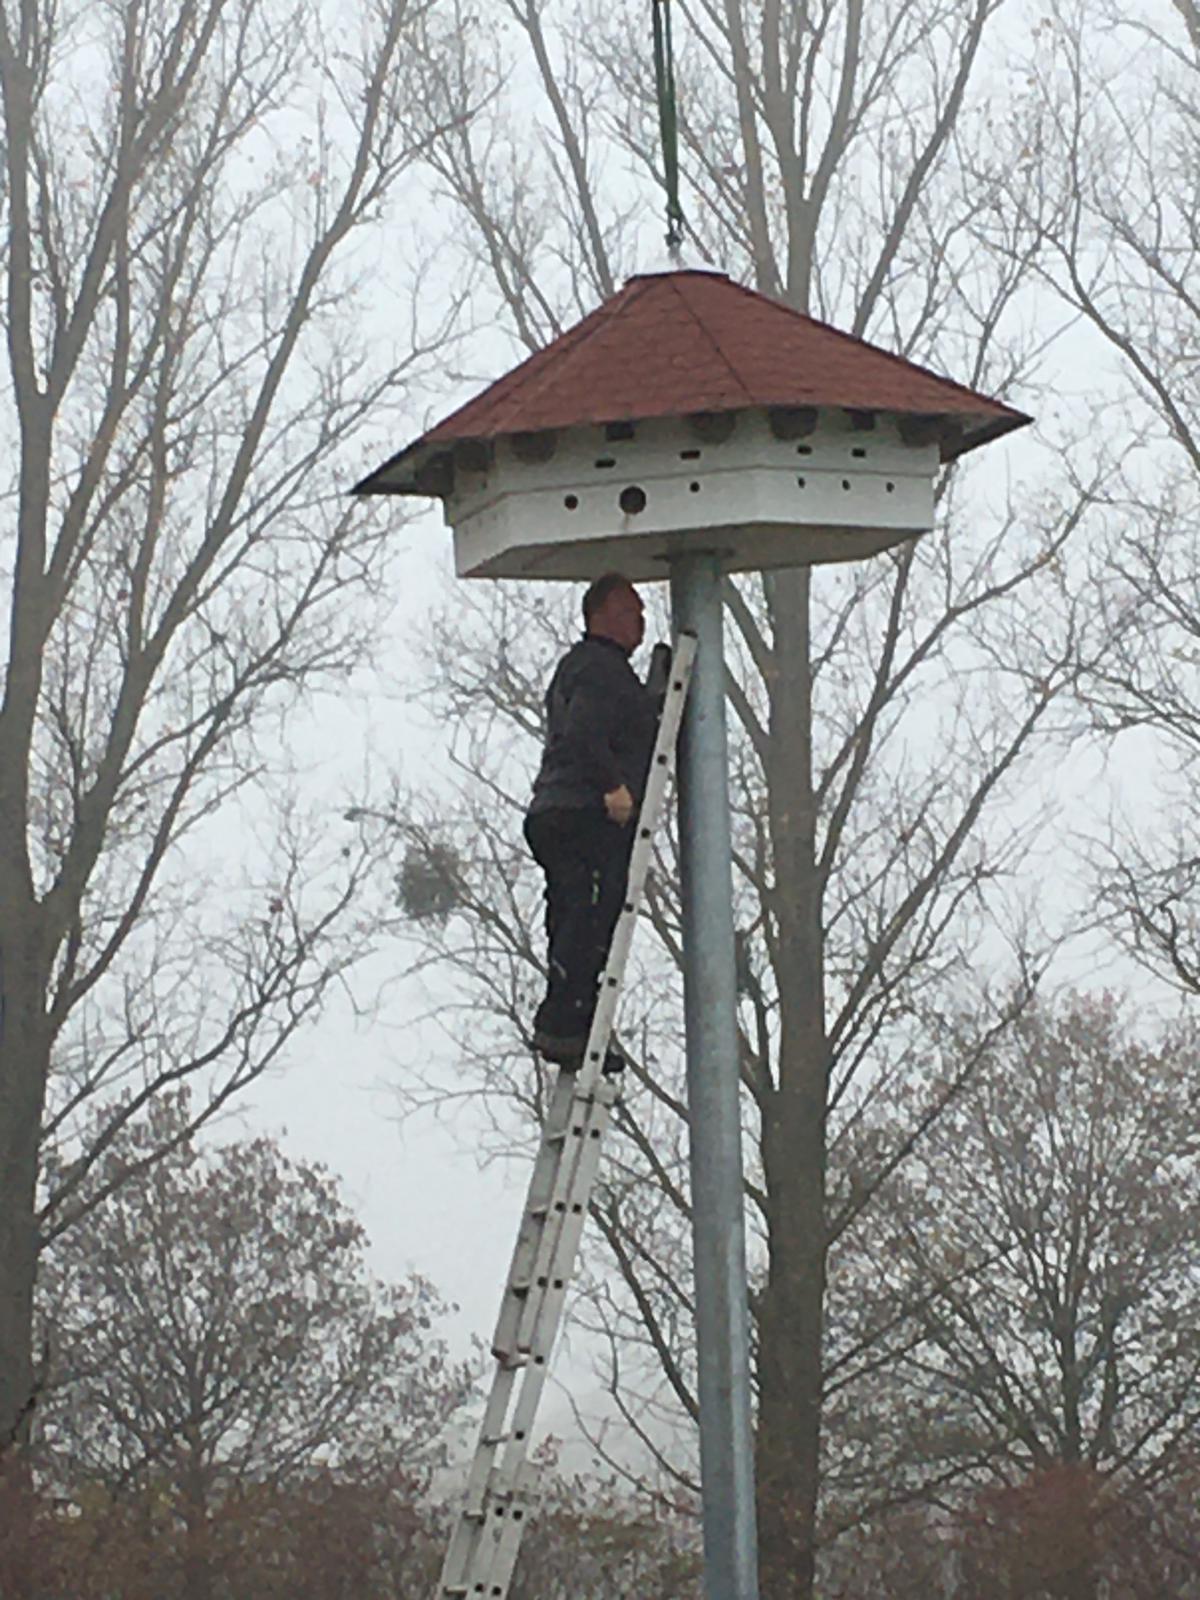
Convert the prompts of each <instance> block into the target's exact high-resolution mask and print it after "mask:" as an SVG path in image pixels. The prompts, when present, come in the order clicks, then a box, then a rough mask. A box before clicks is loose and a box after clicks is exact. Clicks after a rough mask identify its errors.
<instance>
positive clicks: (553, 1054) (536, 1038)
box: [533, 1027, 587, 1072]
mask: <svg viewBox="0 0 1200 1600" xmlns="http://www.w3.org/2000/svg"><path fill="white" fill-rule="evenodd" d="M533 1048H534V1049H535V1050H536V1051H537V1053H538V1055H540V1056H541V1057H542V1058H543V1059H544V1060H546V1061H552V1062H553V1063H554V1065H555V1066H556V1067H567V1068H569V1069H570V1070H571V1071H572V1072H573V1071H575V1070H576V1069H577V1068H578V1066H579V1064H580V1062H581V1061H582V1060H583V1052H584V1051H585V1050H586V1049H587V1034H586V1033H551V1032H550V1030H549V1029H548V1028H539V1027H535V1028H534V1030H533Z"/></svg>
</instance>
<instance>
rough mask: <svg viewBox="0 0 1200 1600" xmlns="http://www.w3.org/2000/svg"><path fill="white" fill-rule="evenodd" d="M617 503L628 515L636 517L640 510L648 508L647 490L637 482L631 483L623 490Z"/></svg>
mask: <svg viewBox="0 0 1200 1600" xmlns="http://www.w3.org/2000/svg"><path fill="white" fill-rule="evenodd" d="M617 504H618V505H619V506H620V508H621V510H622V511H623V512H624V513H625V515H626V516H627V517H636V516H637V514H638V512H639V511H645V509H646V491H645V489H641V488H639V487H638V485H637V484H636V483H631V484H630V485H629V487H628V488H627V489H622V490H621V493H620V495H619V496H618V498H617Z"/></svg>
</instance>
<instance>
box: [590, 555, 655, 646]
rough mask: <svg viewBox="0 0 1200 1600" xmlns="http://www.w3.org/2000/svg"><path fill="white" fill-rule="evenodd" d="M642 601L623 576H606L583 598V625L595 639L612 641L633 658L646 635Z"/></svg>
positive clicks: (617, 573)
mask: <svg viewBox="0 0 1200 1600" xmlns="http://www.w3.org/2000/svg"><path fill="white" fill-rule="evenodd" d="M645 610H646V608H645V606H644V605H643V604H642V597H641V595H640V594H639V593H638V592H637V590H636V589H635V588H634V587H633V585H632V583H630V581H629V579H628V578H626V577H625V576H624V575H623V574H622V573H620V572H606V573H605V574H604V576H603V577H602V578H597V579H596V581H595V582H594V583H592V584H589V585H588V588H587V590H586V592H585V593H584V596H583V625H584V628H585V629H586V631H587V632H588V633H590V634H591V635H592V637H593V638H594V639H611V640H612V641H613V643H614V644H619V645H620V646H621V649H622V650H624V651H625V653H626V654H627V655H632V654H633V652H634V651H635V650H636V649H637V647H638V645H640V644H641V642H642V639H643V637H644V636H645V632H646V621H645Z"/></svg>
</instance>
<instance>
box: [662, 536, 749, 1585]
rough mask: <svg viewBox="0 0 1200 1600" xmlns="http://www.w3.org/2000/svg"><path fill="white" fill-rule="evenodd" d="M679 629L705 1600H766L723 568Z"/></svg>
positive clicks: (709, 574)
mask: <svg viewBox="0 0 1200 1600" xmlns="http://www.w3.org/2000/svg"><path fill="white" fill-rule="evenodd" d="M671 608H672V613H673V619H674V625H675V628H676V630H681V629H686V630H688V631H689V632H691V633H694V634H695V635H696V639H697V651H696V666H695V671H694V674H693V677H692V684H691V689H690V691H689V693H688V704H687V712H686V716H685V720H684V727H683V739H682V742H681V747H680V752H679V839H680V856H681V868H682V877H683V969H684V970H683V985H684V1009H685V1020H686V1027H687V1082H688V1110H689V1127H690V1139H689V1145H690V1153H691V1174H692V1236H693V1251H694V1255H695V1278H696V1337H697V1344H698V1350H699V1384H700V1474H701V1488H702V1496H703V1507H704V1571H705V1593H706V1595H707V1600H758V1542H757V1535H756V1529H755V1514H754V1450H753V1435H752V1429H751V1420H750V1330H749V1308H748V1297H747V1280H746V1239H745V1214H744V1203H745V1199H744V1190H743V1186H742V1136H741V1116H740V1104H739V1102H740V1092H739V1085H740V1074H739V1070H738V1038H737V977H736V969H735V961H734V935H733V851H732V845H731V841H730V823H729V759H728V746H727V740H726V733H725V656H724V644H723V615H722V607H721V562H720V558H719V556H717V555H716V554H714V553H709V552H701V553H698V554H693V555H687V556H682V557H679V558H678V559H677V560H675V561H674V562H673V563H672V566H671Z"/></svg>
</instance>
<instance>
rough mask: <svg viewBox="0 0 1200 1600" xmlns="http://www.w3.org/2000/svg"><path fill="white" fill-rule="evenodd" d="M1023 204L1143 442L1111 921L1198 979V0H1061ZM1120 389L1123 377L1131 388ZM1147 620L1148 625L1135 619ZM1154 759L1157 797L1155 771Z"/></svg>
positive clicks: (1158, 966) (1106, 886)
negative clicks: (1034, 184) (1082, 2)
mask: <svg viewBox="0 0 1200 1600" xmlns="http://www.w3.org/2000/svg"><path fill="white" fill-rule="evenodd" d="M1030 71H1031V73H1032V74H1033V75H1034V76H1033V79H1032V81H1035V82H1036V84H1037V105H1036V116H1035V117H1034V118H1032V119H1031V122H1030V126H1029V129H1028V130H1027V136H1026V151H1025V154H1026V156H1027V158H1028V159H1029V160H1030V161H1032V162H1035V163H1037V164H1038V165H1040V166H1041V167H1042V168H1043V169H1044V170H1045V172H1046V182H1045V183H1044V185H1043V187H1042V206H1041V209H1040V210H1039V211H1038V212H1036V213H1030V212H1028V211H1024V212H1023V211H1022V208H1021V207H1020V206H1017V207H1015V208H1014V210H1015V214H1016V215H1019V216H1021V217H1022V222H1023V225H1024V227H1025V230H1026V232H1027V236H1028V238H1029V241H1030V244H1031V246H1036V248H1037V249H1038V252H1039V265H1040V270H1041V271H1042V272H1043V273H1044V275H1045V277H1046V279H1047V281H1048V282H1049V283H1050V284H1051V285H1052V287H1053V288H1054V290H1055V291H1056V293H1057V294H1058V295H1059V296H1061V298H1062V300H1063V301H1064V302H1065V303H1066V305H1067V306H1069V307H1070V308H1071V310H1072V311H1073V312H1074V313H1075V314H1076V315H1078V316H1079V317H1080V318H1081V319H1082V322H1083V323H1084V325H1085V326H1086V327H1087V328H1089V329H1090V330H1091V331H1092V332H1093V333H1094V334H1095V335H1097V336H1098V340H1099V349H1100V350H1101V351H1102V352H1105V353H1107V357H1108V362H1107V372H1105V370H1104V368H1103V367H1101V368H1100V369H1099V378H1098V387H1101V388H1102V389H1103V390H1105V391H1107V394H1108V397H1109V404H1108V406H1107V407H1106V409H1105V412H1104V414H1103V415H1102V417H1101V422H1102V425H1103V426H1104V427H1105V428H1106V429H1108V430H1111V431H1112V432H1113V433H1114V434H1120V435H1122V436H1124V437H1126V438H1127V439H1129V440H1130V441H1131V442H1132V443H1133V444H1134V445H1135V446H1136V448H1135V449H1133V450H1132V451H1130V452H1129V453H1128V455H1127V456H1126V459H1125V461H1124V464H1123V468H1122V470H1120V471H1115V472H1113V473H1112V474H1111V476H1110V477H1109V479H1108V482H1107V483H1106V487H1105V496H1104V498H1105V504H1106V511H1107V515H1106V519H1105V521H1106V523H1107V528H1106V536H1105V538H1104V539H1103V540H1102V541H1098V548H1097V558H1096V562H1095V572H1094V582H1095V587H1096V592H1097V595H1098V597H1099V598H1100V600H1101V602H1102V603H1103V605H1104V607H1105V611H1106V624H1107V625H1108V626H1109V627H1110V629H1111V631H1112V634H1113V637H1114V648H1113V650H1112V651H1111V652H1110V653H1109V654H1108V655H1107V657H1106V659H1105V661H1104V663H1103V667H1102V670H1093V671H1092V672H1090V673H1089V675H1088V678H1087V680H1086V681H1087V688H1088V692H1089V697H1090V699H1091V702H1092V705H1093V708H1094V711H1095V714H1096V716H1097V719H1098V720H1099V721H1100V722H1101V723H1102V724H1103V725H1104V726H1105V727H1106V728H1108V729H1110V730H1112V731H1113V732H1114V733H1115V734H1116V735H1117V739H1116V742H1115V753H1116V757H1117V760H1118V762H1121V763H1122V764H1123V765H1125V766H1126V768H1127V769H1128V770H1129V771H1130V772H1133V773H1136V774H1137V775H1138V776H1139V778H1140V779H1141V781H1140V782H1139V783H1138V784H1137V785H1136V787H1134V788H1133V789H1132V792H1131V793H1130V795H1129V804H1128V811H1129V814H1130V816H1131V817H1132V818H1133V821H1132V822H1131V823H1128V824H1122V825H1120V826H1118V827H1117V828H1115V829H1114V830H1113V831H1112V833H1111V834H1110V835H1109V837H1108V838H1107V840H1106V843H1105V845H1104V847H1103V849H1102V850H1100V851H1098V858H1099V862H1098V864H1099V878H1100V882H1101V887H1102V892H1103V896H1104V898H1105V900H1106V902H1107V904H1108V907H1109V909H1110V911H1111V912H1112V914H1113V925H1114V927H1115V928H1116V929H1118V930H1119V931H1120V934H1121V936H1122V937H1123V939H1124V941H1125V943H1126V945H1127V947H1128V948H1129V949H1130V950H1131V951H1132V952H1133V953H1134V955H1135V956H1136V957H1137V958H1138V959H1139V960H1140V961H1142V962H1143V963H1144V964H1145V965H1146V966H1148V967H1149V968H1150V969H1152V970H1153V971H1155V972H1156V973H1158V974H1160V975H1162V976H1165V977H1166V978H1167V979H1168V980H1169V981H1171V982H1173V983H1174V984H1176V985H1178V986H1181V987H1183V988H1184V989H1185V990H1187V991H1189V992H1191V993H1193V994H1194V993H1197V992H1200V942H1198V941H1200V923H1198V909H1197V904H1198V902H1197V893H1198V890H1200V862H1198V859H1197V855H1196V849H1195V842H1194V841H1195V834H1196V825H1197V815H1196V809H1195V801H1194V773H1195V765H1196V758H1197V752H1198V751H1200V689H1198V680H1197V671H1196V669H1197V664H1198V662H1200V589H1198V587H1197V575H1196V563H1195V558H1194V546H1195V531H1196V527H1197V522H1198V519H1200V402H1198V394H1200V390H1198V388H1197V383H1196V371H1197V360H1198V351H1200V300H1198V298H1197V294H1196V281H1197V271H1198V268H1200V11H1198V10H1197V8H1196V6H1195V4H1194V0H1163V3H1162V4H1148V5H1146V6H1144V7H1141V8H1138V9H1137V10H1136V11H1135V12H1130V11H1128V10H1127V9H1126V8H1123V7H1120V6H1115V5H1114V6H1109V5H1104V6H1101V7H1099V8H1096V7H1087V8H1086V9H1085V8H1084V7H1082V6H1077V5H1072V4H1069V3H1066V0H1063V3H1061V4H1057V5H1055V6H1053V7H1051V8H1050V10H1049V11H1048V12H1047V14H1046V16H1045V18H1044V19H1043V21H1042V23H1041V25H1040V27H1039V34H1038V49H1037V53H1036V59H1031V61H1030ZM1114 391H1115V392H1114ZM1131 623H1132V626H1131V625H1130V624H1131ZM1155 773H1156V775H1157V789H1158V793H1157V796H1155V794H1154V777H1152V776H1151V774H1155Z"/></svg>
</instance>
